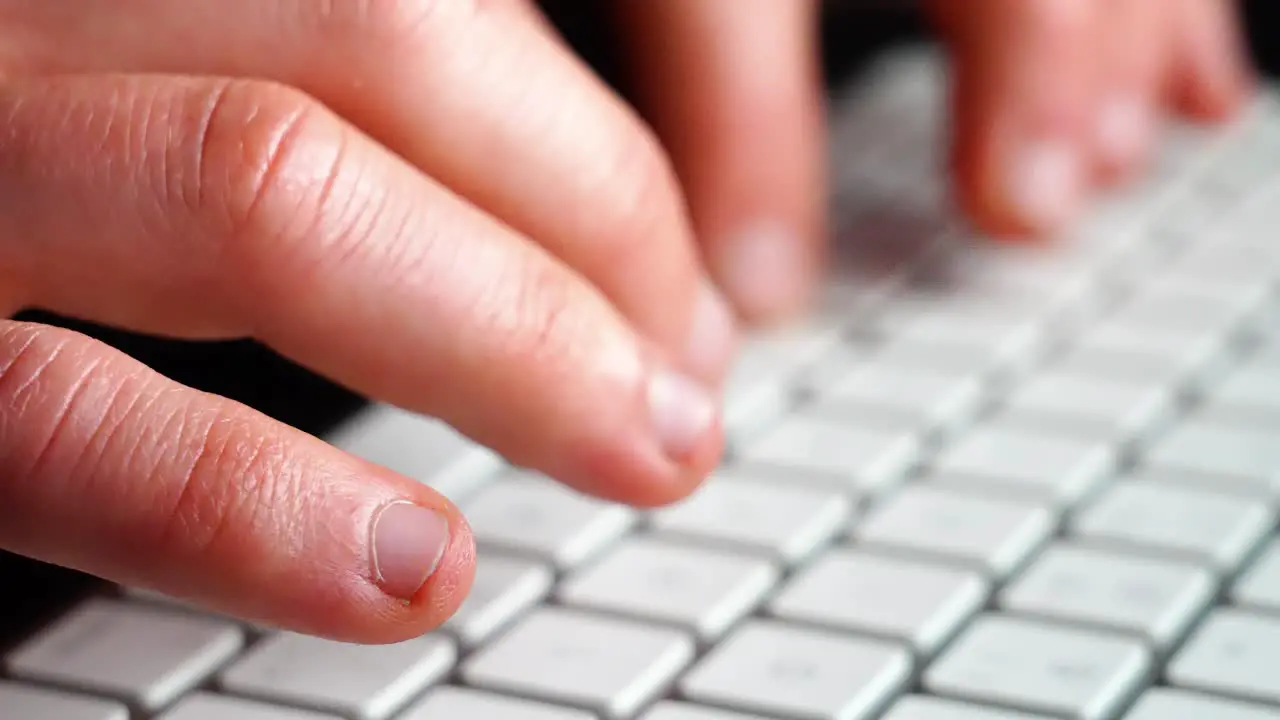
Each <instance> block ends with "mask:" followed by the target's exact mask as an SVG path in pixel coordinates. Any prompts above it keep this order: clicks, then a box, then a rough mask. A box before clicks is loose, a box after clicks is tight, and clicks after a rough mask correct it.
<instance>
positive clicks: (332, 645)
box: [221, 633, 457, 720]
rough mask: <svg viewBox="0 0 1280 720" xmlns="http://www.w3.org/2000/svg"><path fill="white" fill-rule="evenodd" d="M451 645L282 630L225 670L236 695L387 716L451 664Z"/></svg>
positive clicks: (371, 719) (360, 717) (364, 718)
mask: <svg viewBox="0 0 1280 720" xmlns="http://www.w3.org/2000/svg"><path fill="white" fill-rule="evenodd" d="M456 659H457V650H456V648H455V647H454V645H453V642H452V641H450V640H448V639H446V638H443V637H440V636H436V635H427V636H423V637H420V638H416V639H414V640H410V641H407V642H402V643H398V644H395V645H354V644H346V643H338V642H333V641H330V640H322V639H320V638H314V637H308V636H304V635H297V634H294V633H279V634H277V635H274V636H272V637H269V638H267V639H266V640H264V641H262V642H260V643H258V644H257V645H254V646H253V647H252V648H251V649H250V650H249V652H248V653H246V654H245V655H244V656H243V657H241V658H240V659H239V660H237V661H236V662H235V663H234V664H233V665H232V666H231V667H230V668H228V669H227V670H225V671H224V672H223V673H222V677H221V684H222V687H224V688H226V689H227V690H228V691H230V692H232V693H235V694H237V695H243V696H245V697H250V698H258V699H262V700H266V701H268V702H274V703H279V704H282V705H293V706H297V707H301V708H307V709H312V710H316V711H320V712H331V713H334V714H338V715H344V716H346V717H351V718H357V720H384V719H385V718H388V717H390V716H391V715H393V714H394V713H396V712H398V711H399V710H400V709H401V708H403V707H404V706H405V705H406V704H407V703H408V702H409V701H410V700H411V699H413V697H414V696H416V695H417V694H418V693H420V692H422V691H423V690H424V689H426V688H427V687H428V686H430V685H432V684H433V683H436V682H439V681H440V680H441V679H443V678H444V677H445V676H446V675H448V673H449V671H450V670H452V669H453V664H454V661H455V660H456Z"/></svg>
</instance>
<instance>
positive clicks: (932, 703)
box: [881, 695, 1049, 720]
mask: <svg viewBox="0 0 1280 720" xmlns="http://www.w3.org/2000/svg"><path fill="white" fill-rule="evenodd" d="M881 720H1049V718H1047V717H1045V716H1043V715H1028V714H1026V713H1021V712H1014V711H1011V710H994V709H992V708H986V707H981V706H978V705H973V704H971V703H964V702H956V701H954V700H943V699H941V698H935V697H926V696H923V695H912V696H910V697H906V698H903V699H902V700H900V701H898V704H897V705H894V706H893V709H892V710H890V711H889V714H888V715H885V716H884V717H883V718H881Z"/></svg>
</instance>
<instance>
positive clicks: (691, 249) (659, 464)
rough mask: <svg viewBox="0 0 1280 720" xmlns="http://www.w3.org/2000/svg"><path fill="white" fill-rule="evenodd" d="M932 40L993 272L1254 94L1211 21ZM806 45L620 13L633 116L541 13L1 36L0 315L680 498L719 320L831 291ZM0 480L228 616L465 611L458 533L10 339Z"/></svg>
mask: <svg viewBox="0 0 1280 720" xmlns="http://www.w3.org/2000/svg"><path fill="white" fill-rule="evenodd" d="M744 4H747V5H749V6H750V7H749V8H748V11H747V12H744V11H743V5H744ZM1104 4H1107V7H1108V10H1107V12H1108V19H1109V22H1110V23H1111V24H1110V25H1108V24H1106V23H1101V22H1099V17H1100V13H1101V12H1102V10H1101V8H1102V6H1103V5H1104ZM935 5H936V10H935V12H934V15H935V16H936V18H937V20H938V27H939V29H940V31H941V32H942V34H943V36H944V38H946V39H947V40H948V42H949V43H950V44H951V47H952V48H953V50H954V54H955V57H956V59H957V61H958V67H959V69H960V73H959V81H958V84H957V87H956V104H955V108H954V119H955V122H956V126H957V128H958V130H959V133H958V138H957V143H956V145H955V148H954V157H955V184H956V188H957V194H958V196H959V197H960V198H961V199H962V200H963V201H964V205H965V207H966V208H967V210H968V211H969V213H970V215H971V216H972V217H973V219H974V220H975V221H976V222H977V223H978V224H980V225H981V226H983V227H985V228H987V229H989V230H991V231H992V232H996V233H999V234H1010V235H1019V236H1022V235H1029V234H1033V233H1036V232H1038V231H1043V230H1048V229H1052V226H1053V225H1054V224H1056V223H1060V222H1064V221H1066V220H1068V219H1069V218H1070V217H1071V215H1072V214H1073V213H1074V212H1076V211H1077V210H1078V209H1079V206H1080V205H1081V204H1083V203H1084V202H1086V201H1087V198H1088V195H1089V194H1090V193H1091V192H1093V191H1094V190H1095V189H1096V188H1097V187H1099V186H1100V185H1102V184H1104V183H1111V182H1116V181H1119V180H1121V179H1123V178H1125V177H1128V176H1130V175H1132V174H1133V173H1134V172H1136V171H1137V170H1138V169H1140V167H1141V164H1142V161H1143V159H1144V157H1145V155H1146V152H1147V150H1148V148H1149V145H1150V143H1151V141H1152V138H1151V133H1152V132H1153V131H1152V127H1153V126H1154V125H1155V122H1156V120H1157V119H1158V118H1159V116H1160V115H1161V114H1163V113H1166V112H1181V113H1185V114H1188V115H1190V116H1192V117H1196V118H1203V119H1215V120H1221V119H1226V118H1229V117H1230V116H1231V115H1232V114H1233V113H1234V112H1235V111H1236V110H1237V109H1238V108H1239V107H1240V105H1241V103H1242V102H1243V101H1244V99H1245V98H1246V97H1247V94H1248V85H1249V80H1248V71H1247V69H1246V67H1245V64H1244V63H1243V62H1242V60H1241V54H1240V46H1239V41H1238V38H1236V37H1235V35H1234V34H1233V28H1232V23H1231V16H1230V13H1229V11H1230V5H1229V3H1227V2H1226V0H988V1H987V2H984V3H981V4H976V5H974V6H973V7H970V6H969V5H968V4H966V8H968V11H967V12H966V13H953V12H947V10H946V9H947V8H955V7H956V6H957V5H958V3H950V2H949V1H948V0H936V3H935ZM815 8H816V5H815V4H814V3H813V2H811V0H793V1H789V2H774V0H700V1H699V2H689V0H624V1H623V2H622V4H621V7H620V15H619V19H620V21H621V22H623V23H625V26H626V28H627V29H629V30H630V37H631V38H632V39H633V40H634V43H633V44H632V45H631V46H630V47H631V52H630V56H631V57H632V59H633V64H632V68H633V70H634V73H635V76H636V78H637V80H638V81H639V83H638V84H639V86H640V88H641V89H642V92H641V97H640V103H639V105H640V108H639V111H635V110H632V109H631V108H629V107H628V106H626V105H625V104H624V103H622V102H621V101H620V100H619V99H618V98H616V97H614V96H613V95H611V94H610V92H609V91H608V90H607V89H606V88H605V87H604V86H603V85H602V84H601V83H600V82H599V81H598V80H597V79H595V78H594V77H593V76H592V75H591V74H590V73H589V72H588V71H587V70H586V69H585V68H584V67H582V66H581V64H580V63H579V62H578V61H577V60H576V59H575V58H573V57H572V55H571V53H569V51H568V50H567V49H566V48H565V47H564V46H563V45H562V44H561V43H560V42H559V41H558V40H556V39H555V36H554V34H553V33H551V32H550V31H549V28H548V27H547V25H546V24H545V23H544V22H543V21H542V20H541V19H540V18H539V16H538V15H537V13H536V10H535V9H534V8H532V7H531V6H529V5H528V4H527V3H524V2H522V0H488V1H486V2H461V1H460V2H440V1H439V0H418V2H412V1H408V0H396V1H395V2H358V3H354V2H353V3H336V4H335V3H305V2H294V1H293V0H269V1H264V0H190V1H188V2H182V3H173V2H170V1H169V0H119V1H118V2H113V3H109V4H104V3H93V2H90V1H89V0H66V1H65V2H59V3H49V2H45V1H44V0H14V2H9V3H7V4H6V5H5V9H4V11H3V14H2V16H0V48H4V51H3V55H2V56H0V72H2V73H3V74H4V76H5V78H6V82H5V85H4V88H3V89H0V118H3V120H4V123H3V125H4V128H5V138H6V151H5V152H4V153H3V154H0V188H2V189H3V190H4V192H0V228H3V229H4V231H3V232H0V281H2V282H0V288H3V293H4V295H3V296H0V310H6V311H12V310H16V309H18V308H21V307H30V306H39V307H43V308H47V309H50V310H53V311H57V312H61V313H64V314H68V315H73V316H78V317H82V318H85V319H88V320H92V321H96V322H101V323H108V324H113V325H117V326H121V327H126V328H130V329H134V330H138V331H144V332H152V333H160V334H165V335H170V336H176V337H186V338H234V337H252V338H255V339H258V340H260V341H262V342H264V343H267V344H268V345H270V346H272V347H273V348H275V349H276V350H278V351H280V352H281V353H283V354H285V355H286V356H288V357H290V358H293V359H295V360H296V361H298V362H300V363H302V364H304V365H306V366H308V367H311V368H313V369H315V370H317V371H319V372H321V373H323V374H325V375H327V376H329V377H331V378H333V379H335V380H337V381H339V382H342V383H344V384H346V385H348V386H350V387H352V388H354V389H356V390H359V391H361V392H364V393H366V394H369V395H371V396H373V397H375V398H377V399H379V400H382V401H385V402H388V403H393V404H397V405H400V406H403V407H406V408H409V409H411V410H415V411H418V412H422V413H426V414H431V415H435V416H437V417H440V418H442V419H444V420H446V421H448V422H450V423H451V424H453V425H454V426H455V427H457V428H458V429H459V430H461V431H462V432H464V433H466V434H468V435H470V436H471V437H472V438H474V439H475V440H477V441H479V442H482V443H484V444H486V445H489V446H490V447H492V448H494V449H495V450H497V451H499V452H500V453H502V454H504V455H506V456H507V457H508V458H509V459H510V460H511V461H512V462H514V463H516V464H519V465H522V466H525V467H528V468H530V469H532V470H536V471H541V472H543V473H545V474H547V475H549V476H552V477H554V478H556V479H558V480H560V481H562V482H564V483H566V484H568V485H570V486H572V487H574V488H576V489H578V490H580V491H582V492H584V493H588V494H591V495H595V496H598V497H602V498H606V499H609V500H614V501H618V502H622V503H628V504H632V505H637V506H655V505H662V504H665V503H670V502H673V501H676V500H679V499H681V498H683V497H685V496H687V495H688V494H689V493H690V492H692V491H693V490H694V489H695V488H696V487H697V486H698V485H699V483H701V482H702V480H703V479H704V478H705V477H706V476H707V475H708V473H709V472H710V471H711V470H712V469H713V468H714V466H715V465H716V463H717V462H718V460H719V457H720V452H721V448H722V444H723V438H722V430H721V428H720V418H719V416H718V412H717V407H716V402H715V397H716V394H717V392H718V388H719V386H720V385H721V384H722V383H723V381H724V378H725V373H726V367H727V365H728V363H729V361H730V359H731V357H732V352H733V349H734V345H735V342H736V334H737V332H738V329H737V318H735V317H734V316H735V315H737V316H740V317H741V318H743V319H745V320H747V321H749V322H766V321H777V320H782V319H786V318H788V317H791V316H793V315H795V314H796V313H798V312H801V311H802V310H803V309H804V308H805V306H806V305H807V303H808V299H809V296H810V295H811V293H812V290H813V288H814V279H815V278H816V277H817V276H818V274H819V273H820V271H821V268H822V264H823V251H824V248H823V244H822V242H821V240H822V238H823V237H824V234H825V230H824V227H823V222H822V218H823V217H824V215H825V209H824V208H823V207H822V204H821V201H820V200H821V198H823V197H825V193H824V191H823V187H822V183H823V178H824V176H825V172H824V168H823V165H822V163H823V156H824V149H823V147H822V145H821V142H820V139H821V137H822V123H823V117H822V112H821V110H822V103H821V99H820V94H819V83H818V73H817V68H816V63H815V53H814V52H813V50H814V48H813V41H814V32H813V30H814V26H813V24H814V22H815V18H816V14H815V12H814V11H815ZM229 18H233V19H234V22H229V21H228V19H229ZM1104 27H1107V28H1110V30H1107V31H1104V30H1103V28H1104ZM1117 38H1123V39H1125V40H1126V42H1118V40H1117ZM658 40H661V42H658ZM655 46H657V47H660V48H661V52H656V53H654V52H650V51H649V49H650V48H653V47H655ZM762 53H765V54H762ZM1049 76H1051V77H1052V78H1053V82H1045V81H1044V78H1045V77H1049ZM248 78H253V79H248ZM673 78H674V81H673ZM1104 79H1105V81H1104ZM406 87H411V88H415V91H414V92H405V91H404V88H406ZM1011 140H1013V142H1011ZM1046 148H1047V149H1048V150H1047V151H1046ZM1010 178H1013V179H1015V180H1017V182H1011V181H1010ZM1021 187H1033V188H1036V187H1038V188H1040V189H1041V190H1045V189H1046V188H1047V189H1048V191H1047V192H1038V193H1032V194H1027V195H1019V194H1017V193H1011V192H1010V188H1021ZM766 291H767V292H766ZM0 463H2V464H3V467H5V468H6V469H7V472H6V474H5V475H4V477H3V478H0V547H4V548H7V549H10V550H15V551H17V552H20V553H24V554H27V555H30V556H33V557H37V558H41V559H45V560H49V561H52V562H56V563H60V564H64V565H67V566H71V567H75V568H79V569H82V570H86V571H88V572H92V573H95V574H98V575H101V576H103V577H106V578H108V579H112V580H116V581H120V582H126V583H130V584H135V585H140V586H144V587H149V588H153V589H156V590H159V591H162V592H165V593H169V594H171V595H176V596H179V597H182V598H185V599H187V600H189V601H192V602H195V603H199V604H202V605H204V606H206V607H208V608H210V609H212V610H215V611H219V612H224V613H229V614H233V615H239V616H243V617H246V618H250V619H253V620H257V621H260V622H265V623H270V624H276V625H279V626H282V627H285V628H289V629H294V630H299V631H302V632H308V633H313V634H317V635H322V636H327V637H333V638H339V639H343V640H350V641H360V642H375V643H376V642H394V641H397V640H403V639H405V638H409V637H413V636H417V635H420V634H422V633H423V632H426V631H428V630H430V629H432V628H434V627H437V626H438V625H439V624H440V623H441V622H443V621H444V620H445V619H446V618H447V617H448V616H449V615H450V614H451V613H453V612H454V611H455V610H456V608H457V607H458V604H459V603H460V602H461V601H462V599H463V598H464V597H465V595H466V593H467V591H468V588H469V586H470V581H471V575H472V572H473V564H474V545H473V542H472V539H471V534H470V531H469V529H468V527H467V524H466V521H465V520H464V519H463V517H462V516H461V514H460V513H459V511H458V509H457V508H456V507H454V506H453V505H451V504H450V503H449V502H448V501H447V500H446V499H444V498H442V497H440V496H439V495H437V494H435V493H433V492H432V491H431V490H429V489H427V488H426V487H424V486H423V485H421V484H419V483H417V482H414V481H412V480H410V479H407V478H403V477H400V476H398V475H395V474H394V473H391V472H389V471H388V470H386V469H384V468H379V467H373V466H370V465H369V464H367V463H364V462H362V461H359V460H357V459H355V458H352V457H349V456H347V455H345V454H343V453H341V452H339V451H337V450H335V449H334V448H332V447H330V446H328V445H327V444H325V443H322V442H320V441H318V440H316V439H315V438H311V437H308V436H306V435H303V434H301V433H298V432H297V431H295V430H292V429H290V428H287V427H283V426H281V425H279V424H277V423H275V422H274V421H272V420H270V419H269V418H266V417H264V416H262V415H260V414H258V413H255V412H253V411H251V410H249V409H247V408H244V407H241V406H238V405H236V404H234V403H231V402H229V401H227V400H225V399H222V398H217V397H211V396H209V395H206V394H202V393H198V392H195V391H194V390H191V389H189V388H184V387H180V386H178V385H176V384H174V383H172V382H170V381H169V380H167V379H165V378H162V377H159V376H157V375H155V374H154V373H153V372H151V371H150V370H148V369H147V368H144V367H142V366H141V365H139V364H138V363H136V362H135V361H133V360H132V359H130V358H128V357H125V356H123V355H121V354H119V353H117V352H115V351H113V350H111V349H108V348H106V347H104V346H102V345H100V344H97V343H95V342H93V341H90V340H88V339H87V338H84V337H81V336H78V335H75V334H72V333H68V332H65V331H61V330H55V329H51V328H42V327H37V326H32V325H27V324H20V323H15V322H9V321H0Z"/></svg>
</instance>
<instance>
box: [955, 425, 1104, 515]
mask: <svg viewBox="0 0 1280 720" xmlns="http://www.w3.org/2000/svg"><path fill="white" fill-rule="evenodd" d="M1116 458H1117V456H1116V452H1115V450H1114V449H1112V447H1111V446H1110V445H1108V444H1106V443H1099V442H1094V441H1090V440H1081V439H1075V438H1069V437H1062V436H1052V435H1047V434H1038V433H1033V432H1029V431H1024V430H1018V429H1015V428H1013V427H1008V426H1005V425H991V426H986V427H982V428H976V429H974V430H973V431H972V432H969V433H967V434H965V435H964V436H963V437H962V438H960V439H959V440H958V441H957V442H956V444H955V445H952V446H951V447H949V448H947V449H945V450H944V451H943V452H942V453H940V454H939V456H938V458H937V460H936V461H935V462H934V464H933V474H934V475H935V476H936V480H937V481H938V482H942V483H948V484H958V485H973V486H980V487H984V488H991V489H993V490H998V491H999V492H1000V493H1001V494H1002V495H1003V494H1008V495H1012V496H1016V497H1023V498H1027V499H1034V500H1054V501H1058V502H1062V503H1067V504H1074V503H1076V502H1078V501H1079V500H1081V499H1082V498H1085V497H1087V496H1088V495H1090V494H1091V493H1093V492H1094V490H1095V489H1097V488H1098V486H1099V485H1100V484H1101V483H1102V482H1103V481H1105V480H1107V479H1108V478H1109V477H1111V475H1112V473H1113V472H1114V471H1115V468H1116Z"/></svg>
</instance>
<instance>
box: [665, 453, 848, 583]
mask: <svg viewBox="0 0 1280 720" xmlns="http://www.w3.org/2000/svg"><path fill="white" fill-rule="evenodd" d="M739 475H742V477H738V476H739ZM782 477H785V475H783V476H782ZM852 514H853V503H852V502H851V501H850V500H849V498H848V497H847V496H846V495H845V494H844V493H840V492H835V491H830V490H821V489H816V488H807V487H795V486H789V485H785V484H783V483H781V482H768V481H765V480H763V479H757V478H755V477H748V476H746V475H745V474H741V473H735V472H734V471H732V470H729V471H725V472H722V473H719V474H717V475H715V476H713V477H712V479H711V480H709V481H708V482H707V483H705V484H704V485H703V486H702V487H701V488H700V489H698V490H697V491H696V492H695V493H694V494H693V495H692V496H691V497H689V498H688V499H686V500H684V501H682V502H679V503H677V504H675V505H673V506H670V507H667V508H664V509H662V510H659V511H656V512H655V513H653V515H652V517H651V522H652V524H653V528H654V529H655V530H657V531H658V532H659V533H661V534H664V535H669V536H671V537H675V538H680V539H687V540H691V541H698V542H707V543H711V544H717V545H723V546H725V547H728V548H733V549H741V550H744V551H748V552H752V553H759V554H761V555H764V556H767V557H770V558H772V559H775V560H778V561H780V562H783V563H787V564H794V563H798V562H801V561H803V560H805V559H807V558H809V557H810V556H811V555H812V554H813V553H814V552H815V551H816V550H817V549H818V548H820V547H822V546H823V545H825V544H826V543H827V542H828V541H829V540H830V539H831V538H832V537H834V536H835V535H836V534H837V533H839V532H840V531H841V530H842V529H843V528H844V527H845V525H846V524H847V523H848V521H849V518H850V517H851V516H852Z"/></svg>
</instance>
